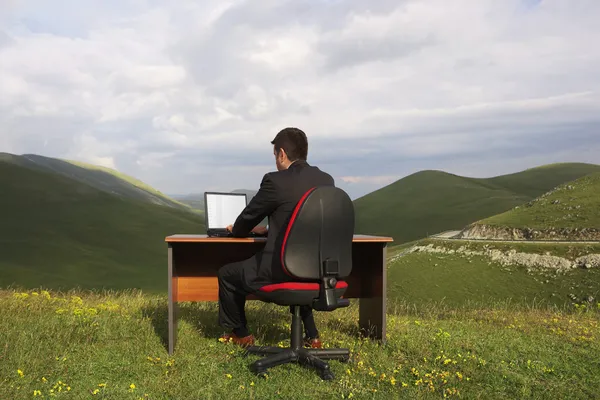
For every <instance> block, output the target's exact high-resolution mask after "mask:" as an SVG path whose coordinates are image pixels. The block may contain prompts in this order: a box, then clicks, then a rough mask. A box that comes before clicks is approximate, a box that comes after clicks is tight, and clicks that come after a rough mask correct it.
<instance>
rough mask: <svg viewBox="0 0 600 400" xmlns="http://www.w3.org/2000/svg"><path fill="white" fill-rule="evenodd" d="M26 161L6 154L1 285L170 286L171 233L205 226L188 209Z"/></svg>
mask: <svg viewBox="0 0 600 400" xmlns="http://www.w3.org/2000/svg"><path fill="white" fill-rule="evenodd" d="M7 159H8V160H9V162H6V160H7ZM26 163H27V161H25V160H23V159H22V158H19V157H16V162H15V157H14V156H13V157H12V160H11V157H10V156H6V155H4V156H3V157H2V159H1V160H0V187H1V188H2V194H1V195H0V221H2V229H1V230H0V248H1V249H2V250H1V251H0V286H3V287H5V286H7V285H11V284H13V283H17V284H18V285H20V286H24V287H35V286H39V285H43V286H45V287H49V288H70V287H74V286H80V287H82V288H92V287H93V288H98V287H107V288H130V287H137V288H144V289H146V290H166V281H165V276H166V262H167V260H166V245H165V243H164V238H165V236H167V235H169V234H173V233H199V232H204V230H205V228H204V220H203V219H202V218H200V217H199V216H197V215H196V214H194V213H191V212H189V211H185V210H182V209H176V208H172V207H165V206H162V205H155V204H149V203H148V202H144V201H139V200H133V199H130V198H126V197H123V196H117V195H113V194H109V193H107V192H105V191H102V190H98V189H96V188H94V187H92V186H90V185H86V184H83V183H81V182H79V181H78V180H75V179H69V178H67V177H66V176H64V174H57V173H52V172H46V171H44V170H40V169H33V168H30V167H23V166H22V164H26Z"/></svg>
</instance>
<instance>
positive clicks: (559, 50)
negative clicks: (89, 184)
mask: <svg viewBox="0 0 600 400" xmlns="http://www.w3.org/2000/svg"><path fill="white" fill-rule="evenodd" d="M599 19H600V1H598V0H548V1H536V0H502V1H498V0H468V1H467V0H452V1H447V0H420V1H408V0H407V1H404V0H381V1H375V0H369V1H367V0H363V1H358V0H349V1H342V0H288V1H284V0H262V1H253V2H250V1H226V0H218V1H212V0H202V1H189V0H177V1H173V2H171V1H163V0H86V1H81V0H70V1H69V0H53V1H47V0H30V1H27V0H0V151H5V152H10V153H16V154H23V153H36V154H42V155H46V156H51V157H61V158H70V159H76V160H81V161H88V162H92V163H96V164H102V165H106V166H110V167H114V168H116V169H119V170H121V171H123V172H125V173H127V174H130V175H133V176H135V177H137V178H140V179H142V180H144V181H146V182H148V183H149V184H151V185H153V186H155V187H157V188H158V189H160V190H161V191H163V192H166V193H172V194H173V193H189V192H202V191H204V190H208V189H211V190H232V189H236V188H248V189H256V188H257V186H258V184H259V182H260V179H261V177H262V175H263V174H264V173H265V172H267V171H269V170H272V169H274V159H273V156H272V148H271V145H270V141H271V140H272V138H273V137H274V136H275V134H276V133H277V132H278V131H279V130H280V129H282V128H284V127H286V126H296V127H299V128H301V129H303V130H305V132H306V133H307V135H308V138H309V162H310V163H312V164H314V165H318V166H319V167H321V168H322V169H324V170H326V171H328V172H330V173H331V174H332V175H333V176H334V178H335V179H336V181H337V183H338V184H339V186H341V187H343V188H345V189H347V190H348V191H349V193H350V194H351V195H352V197H357V196H360V195H362V194H365V193H367V192H369V191H372V190H374V189H377V188H379V187H381V186H384V185H386V184H389V183H391V182H393V181H395V180H397V179H399V178H401V177H403V176H406V175H408V174H410V173H413V172H416V171H418V170H422V169H441V170H445V171H448V172H452V173H457V174H462V175H468V176H477V177H485V176H492V175H498V174H502V173H510V172H515V171H519V170H522V169H525V168H529V167H533V166H536V165H540V164H544V163H551V162H560V161H583V162H592V163H600V129H599V127H600V73H599V72H598V71H600V46H598V43H599V42H600V30H599V29H598V21H599Z"/></svg>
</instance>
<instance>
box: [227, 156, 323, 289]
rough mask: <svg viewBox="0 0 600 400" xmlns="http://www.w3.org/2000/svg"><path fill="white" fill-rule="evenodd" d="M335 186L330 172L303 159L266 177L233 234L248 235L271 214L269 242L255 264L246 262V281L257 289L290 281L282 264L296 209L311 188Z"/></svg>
mask: <svg viewBox="0 0 600 400" xmlns="http://www.w3.org/2000/svg"><path fill="white" fill-rule="evenodd" d="M334 185H335V182H334V179H333V178H332V177H331V175H329V174H328V173H326V172H323V171H321V170H320V169H319V168H317V167H314V166H311V165H309V164H308V162H306V161H304V160H297V161H295V162H294V163H292V165H290V166H289V168H288V169H286V170H283V171H276V172H270V173H267V174H266V175H265V176H264V177H263V179H262V182H261V184H260V189H259V191H258V193H257V194H256V195H255V196H254V197H253V198H252V200H251V201H250V203H249V204H248V205H247V206H246V208H245V209H244V210H243V211H242V213H241V214H240V215H239V216H238V218H237V219H236V221H235V223H234V225H233V229H232V233H233V236H235V237H245V236H247V235H248V233H249V232H250V231H251V230H252V229H253V228H254V227H255V226H256V225H258V224H259V223H260V222H261V221H262V220H263V219H264V218H265V217H269V232H268V236H267V243H266V245H265V247H264V249H263V250H262V251H261V252H259V253H258V254H257V255H256V263H247V264H246V265H247V267H245V268H244V283H245V284H246V285H247V286H248V287H249V288H250V289H252V290H258V289H259V288H260V287H262V286H264V285H268V284H270V283H274V282H275V283H277V282H285V281H289V280H290V277H289V276H288V275H286V274H285V272H284V271H283V268H282V266H281V260H280V251H281V245H282V243H283V236H284V235H285V230H286V228H287V225H288V222H289V220H290V218H291V215H292V213H293V212H294V208H295V207H296V205H297V203H298V201H300V199H301V198H302V196H303V195H304V194H305V193H306V192H307V191H308V190H309V189H311V188H312V187H315V186H334Z"/></svg>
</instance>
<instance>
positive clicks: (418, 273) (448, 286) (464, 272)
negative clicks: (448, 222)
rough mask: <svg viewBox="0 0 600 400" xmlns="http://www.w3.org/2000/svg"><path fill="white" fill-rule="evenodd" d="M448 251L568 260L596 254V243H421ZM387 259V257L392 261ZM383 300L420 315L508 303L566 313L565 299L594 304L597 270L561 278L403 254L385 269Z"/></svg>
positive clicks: (479, 259)
mask: <svg viewBox="0 0 600 400" xmlns="http://www.w3.org/2000/svg"><path fill="white" fill-rule="evenodd" d="M417 243H418V244H419V245H422V246H426V245H428V244H434V245H436V246H443V247H446V248H448V249H457V248H459V247H466V248H467V249H469V250H482V249H483V248H484V246H485V247H486V248H490V249H491V248H496V249H498V250H502V251H509V250H516V251H518V252H524V253H534V254H552V255H556V256H559V257H564V258H568V259H570V260H574V259H575V258H577V257H579V256H582V255H586V254H593V253H596V254H600V243H599V244H597V245H584V244H579V245H577V244H575V245H568V244H538V243H522V244H515V245H512V244H502V243H473V242H467V241H436V240H431V239H430V240H423V241H420V242H417ZM392 257H393V256H392ZM390 264H391V265H390V267H389V269H388V294H389V296H390V297H392V298H394V299H396V300H398V301H402V302H405V303H407V304H410V305H411V306H412V307H415V308H419V309H426V308H427V307H429V306H430V305H431V303H438V302H441V303H443V304H445V305H447V306H449V307H466V306H468V305H469V304H471V303H475V304H491V303H495V302H510V303H511V304H515V305H527V304H534V303H537V304H539V305H547V306H558V307H572V306H571V303H572V302H573V301H572V299H571V298H570V297H569V295H570V294H573V295H575V296H576V297H577V298H578V299H584V298H588V297H589V296H592V297H594V298H595V299H600V270H598V269H589V270H588V269H575V270H572V271H569V272H568V273H567V274H565V275H559V276H556V275H555V274H554V273H553V272H550V271H548V272H547V273H546V272H543V271H542V272H537V273H530V272H527V268H525V267H523V266H503V265H500V264H499V263H497V262H492V261H491V259H489V258H487V257H485V256H465V255H462V254H432V253H426V252H416V253H410V254H406V255H404V256H402V257H400V258H398V259H397V260H396V261H394V262H393V263H390Z"/></svg>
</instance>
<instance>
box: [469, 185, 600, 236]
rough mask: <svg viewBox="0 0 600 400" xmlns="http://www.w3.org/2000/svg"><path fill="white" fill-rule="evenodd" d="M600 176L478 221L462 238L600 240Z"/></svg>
mask: <svg viewBox="0 0 600 400" xmlns="http://www.w3.org/2000/svg"><path fill="white" fill-rule="evenodd" d="M599 210H600V173H594V174H590V175H586V176H584V177H582V178H579V179H577V180H574V181H570V182H567V183H565V184H562V185H560V186H558V187H556V188H554V189H553V190H551V191H549V192H546V193H545V194H544V195H542V196H540V197H538V198H536V199H534V200H532V201H530V202H528V203H527V204H524V205H522V206H517V207H515V208H513V209H512V210H510V211H507V212H504V213H502V214H498V215H495V216H492V217H489V218H485V219H483V220H481V221H478V222H476V223H474V224H472V225H470V226H469V227H467V228H466V229H465V230H463V232H461V236H462V237H466V238H470V237H476V238H478V239H481V238H488V239H506V238H509V239H571V240H582V239H585V240H600V211H599Z"/></svg>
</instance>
